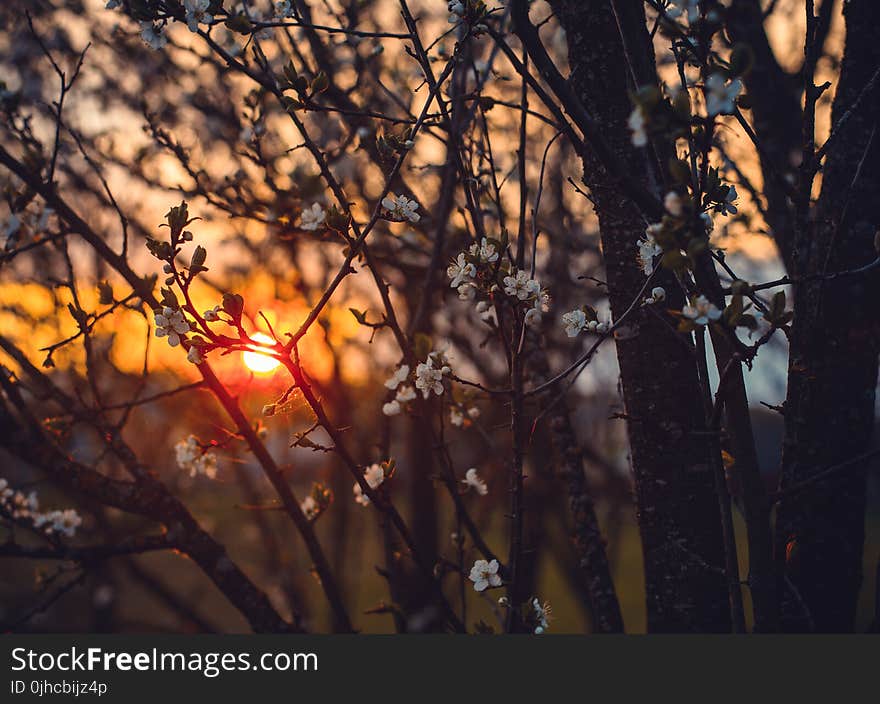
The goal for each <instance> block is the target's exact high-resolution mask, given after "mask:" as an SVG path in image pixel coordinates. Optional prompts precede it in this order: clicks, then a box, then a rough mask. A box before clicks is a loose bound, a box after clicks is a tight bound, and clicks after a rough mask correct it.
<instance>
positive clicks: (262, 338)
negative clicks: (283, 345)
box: [243, 332, 281, 374]
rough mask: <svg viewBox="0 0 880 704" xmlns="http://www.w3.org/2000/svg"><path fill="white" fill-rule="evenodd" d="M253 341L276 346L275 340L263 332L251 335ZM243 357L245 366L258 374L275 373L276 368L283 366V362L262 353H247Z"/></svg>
mask: <svg viewBox="0 0 880 704" xmlns="http://www.w3.org/2000/svg"><path fill="white" fill-rule="evenodd" d="M251 339H252V340H256V341H257V342H263V343H266V344H267V345H274V344H275V340H273V339H272V338H271V337H269V336H268V335H266V334H265V333H262V332H257V333H254V334H253V335H251ZM243 357H244V365H245V366H246V367H247V368H248V369H250V370H251V371H252V372H255V373H257V374H268V373H269V372H272V371H275V368H276V367H277V366H278V365H279V364H281V362H279V361H278V360H277V359H275V358H274V357H271V356H269V355H268V354H262V353H260V352H245V353H244V355H243Z"/></svg>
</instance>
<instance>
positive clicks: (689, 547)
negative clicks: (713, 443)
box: [551, 0, 731, 632]
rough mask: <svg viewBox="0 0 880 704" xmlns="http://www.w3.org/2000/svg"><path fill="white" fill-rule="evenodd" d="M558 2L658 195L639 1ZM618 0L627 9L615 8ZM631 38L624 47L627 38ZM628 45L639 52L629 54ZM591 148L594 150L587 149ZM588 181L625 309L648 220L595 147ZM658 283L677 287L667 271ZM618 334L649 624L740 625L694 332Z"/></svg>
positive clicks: (581, 89) (626, 143) (613, 127)
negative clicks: (730, 587) (640, 105)
mask: <svg viewBox="0 0 880 704" xmlns="http://www.w3.org/2000/svg"><path fill="white" fill-rule="evenodd" d="M551 5H552V6H553V9H554V10H555V11H556V13H557V15H558V17H559V20H560V22H561V23H562V26H563V27H564V28H565V30H566V33H567V40H568V47H569V63H570V66H571V77H570V79H569V82H570V85H571V88H572V89H573V91H574V93H575V94H576V96H577V97H578V98H579V100H580V101H581V102H582V103H583V105H584V107H585V108H586V110H587V112H588V113H589V114H590V115H591V117H592V118H593V119H594V120H595V121H597V122H598V123H599V125H600V126H601V129H602V133H603V136H604V138H605V140H606V142H607V143H608V145H609V146H610V148H611V150H612V151H613V153H614V154H615V155H616V156H617V158H619V159H620V160H622V161H623V162H624V163H627V164H630V165H632V172H633V173H634V174H635V175H637V176H638V178H639V179H640V180H641V181H642V182H643V183H644V184H645V185H647V186H651V187H652V189H653V190H655V191H656V192H657V193H658V195H659V187H658V186H657V185H656V184H658V183H659V182H660V180H661V179H660V175H659V173H658V172H659V169H658V168H657V166H656V161H655V160H653V159H650V158H649V157H646V155H645V152H644V150H643V151H638V150H636V149H634V148H633V147H632V145H631V143H630V134H629V130H628V129H627V118H628V116H629V114H630V112H631V110H632V106H631V103H630V100H629V96H628V91H629V90H630V89H631V88H632V86H633V81H632V76H633V75H635V76H636V78H637V80H639V82H642V81H643V80H645V75H644V74H645V72H646V68H645V67H646V66H650V67H651V71H650V73H651V74H652V78H651V79H650V80H653V81H656V74H655V72H654V69H653V59H652V58H651V59H650V61H649V62H648V63H646V57H652V56H653V54H652V52H651V47H650V40H649V38H648V35H647V31H646V29H645V18H644V11H643V9H642V8H641V3H638V4H635V3H613V4H612V3H609V2H607V1H606V0H601V1H600V0H588V1H575V0H567V1H563V0H557V1H556V2H552V3H551ZM613 5H616V6H618V10H619V11H620V12H621V15H620V17H619V20H620V23H621V24H620V28H619V26H618V18H617V17H615V11H614V8H613ZM621 34H623V36H625V37H626V47H625V48H624V43H623V41H622V40H621ZM628 56H629V57H630V58H631V59H632V61H631V62H628ZM588 152H589V150H588ZM584 181H585V183H586V184H587V185H588V186H589V189H590V193H591V196H592V198H593V200H594V203H595V208H596V213H597V215H598V217H599V225H600V230H601V238H602V248H603V252H604V257H605V265H606V270H607V278H608V285H609V295H610V299H611V309H612V313H613V315H614V316H615V318H617V317H620V316H622V315H623V313H624V311H625V310H626V309H627V308H628V307H629V305H630V303H631V302H632V300H633V299H634V298H635V297H636V295H637V294H638V292H639V290H640V289H641V287H642V285H643V284H644V282H645V275H644V274H643V272H642V271H641V269H640V267H639V265H638V263H637V261H636V243H637V242H638V240H639V238H640V237H641V236H642V235H643V234H644V231H645V221H644V219H643V217H642V215H641V214H640V212H639V210H638V208H637V207H636V206H635V205H634V203H633V202H632V201H631V200H630V199H629V198H627V197H626V196H625V195H623V193H622V190H621V188H620V187H619V184H618V183H617V181H616V179H615V178H614V177H613V176H611V174H609V173H608V171H607V170H606V169H605V168H604V167H603V165H602V163H601V162H600V161H599V160H598V159H597V158H595V157H594V156H592V153H591V152H589V153H588V154H587V155H586V157H585V158H584ZM658 283H660V284H662V285H664V286H665V288H666V290H667V291H668V292H670V295H671V298H672V300H671V304H672V305H673V306H675V305H679V306H680V305H682V303H683V302H682V301H681V300H675V298H674V292H675V291H676V290H677V286H675V285H674V284H673V282H672V281H671V280H668V279H667V274H666V273H665V272H661V275H660V281H658ZM633 321H634V322H633V323H632V324H631V325H630V326H628V330H627V331H626V332H625V334H621V335H619V336H618V339H617V356H618V361H619V364H620V372H621V382H622V388H623V398H624V403H625V406H626V414H627V427H628V433H629V441H630V449H631V453H632V465H633V472H634V474H635V486H636V500H637V506H638V521H639V529H640V532H641V538H642V547H643V551H644V564H645V580H646V589H647V600H648V629H649V630H650V631H653V632H700V631H710V632H711V631H719V632H723V631H729V630H730V627H731V623H730V612H729V607H728V595H727V587H726V584H725V580H724V577H723V575H722V573H721V570H722V569H723V565H724V557H723V546H722V538H721V522H720V515H719V509H718V500H717V498H716V496H715V489H714V484H713V475H712V470H711V467H710V466H709V465H708V464H707V461H706V459H707V456H708V449H707V445H706V441H705V437H704V436H703V437H701V436H700V435H699V434H698V433H697V432H696V431H697V430H698V429H699V428H700V427H701V426H702V423H703V416H702V413H703V409H702V406H701V401H700V389H699V382H698V377H697V368H696V364H695V361H694V357H693V355H692V354H691V353H689V352H688V350H687V345H690V344H691V342H690V341H689V340H688V339H687V338H684V337H682V338H680V339H676V334H675V333H673V332H672V331H671V330H670V329H669V328H668V326H666V325H665V323H663V322H661V321H658V320H657V319H655V318H653V316H649V315H647V314H645V315H642V316H641V317H638V318H633Z"/></svg>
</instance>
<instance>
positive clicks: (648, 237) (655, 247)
mask: <svg viewBox="0 0 880 704" xmlns="http://www.w3.org/2000/svg"><path fill="white" fill-rule="evenodd" d="M661 229H663V225H662V224H660V223H653V224H652V225H648V227H647V228H646V229H645V236H644V238H642V239H640V240H639V241H638V242H637V243H636V250H637V253H638V259H639V266H641V267H642V271H643V272H644V273H645V276H650V275H651V274H653V273H654V259H655V257H657V256H658V255H660V254H663V248H662V247H661V246H660V244H659V243H658V242H657V240H656V238H655V237H654V235H655V234H657V233H658V232H660V230H661Z"/></svg>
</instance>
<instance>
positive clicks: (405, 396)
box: [394, 384, 416, 403]
mask: <svg viewBox="0 0 880 704" xmlns="http://www.w3.org/2000/svg"><path fill="white" fill-rule="evenodd" d="M415 397H416V390H415V389H414V388H413V387H412V386H410V385H409V384H407V385H406V386H401V387H400V388H399V389H398V390H397V396H395V397H394V400H395V401H397V402H398V403H408V402H409V401H412V400H413V399H414V398H415Z"/></svg>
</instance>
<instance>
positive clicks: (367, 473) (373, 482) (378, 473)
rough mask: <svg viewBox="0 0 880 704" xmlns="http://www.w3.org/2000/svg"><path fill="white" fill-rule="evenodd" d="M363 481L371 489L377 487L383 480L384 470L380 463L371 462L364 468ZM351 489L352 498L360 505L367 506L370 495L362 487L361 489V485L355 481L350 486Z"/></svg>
mask: <svg viewBox="0 0 880 704" xmlns="http://www.w3.org/2000/svg"><path fill="white" fill-rule="evenodd" d="M364 481H366V482H367V486H368V487H370V488H371V489H377V488H379V486H380V485H381V484H382V482H384V481H385V470H384V469H382V466H381V465H378V464H371V465H370V466H369V467H367V468H366V469H365V470H364ZM352 491H353V492H354V500H355V501H356V502H357V503H359V504H360V505H361V506H369V505H370V497H369V496H367V495H366V494H365V493H364V491H363V489H361V485H360V484H359V483H358V482H355V484H354V487H352Z"/></svg>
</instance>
